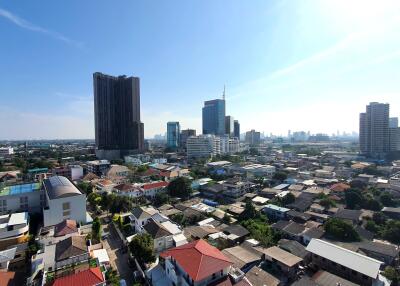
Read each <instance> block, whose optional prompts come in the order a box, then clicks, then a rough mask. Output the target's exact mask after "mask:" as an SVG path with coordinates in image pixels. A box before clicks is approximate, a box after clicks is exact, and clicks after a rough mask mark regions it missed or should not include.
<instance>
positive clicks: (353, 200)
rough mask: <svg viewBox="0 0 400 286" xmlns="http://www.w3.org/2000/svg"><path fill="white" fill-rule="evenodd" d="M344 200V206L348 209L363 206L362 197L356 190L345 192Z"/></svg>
mask: <svg viewBox="0 0 400 286" xmlns="http://www.w3.org/2000/svg"><path fill="white" fill-rule="evenodd" d="M344 199H345V201H346V206H347V208H349V209H357V208H358V209H359V208H361V206H362V204H363V196H362V194H361V191H360V190H359V189H356V188H351V189H348V190H347V191H346V192H345V195H344Z"/></svg>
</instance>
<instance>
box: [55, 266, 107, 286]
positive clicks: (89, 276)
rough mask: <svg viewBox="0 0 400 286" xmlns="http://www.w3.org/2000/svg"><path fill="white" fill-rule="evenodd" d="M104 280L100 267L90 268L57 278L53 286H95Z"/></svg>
mask: <svg viewBox="0 0 400 286" xmlns="http://www.w3.org/2000/svg"><path fill="white" fill-rule="evenodd" d="M102 282H104V277H103V273H101V270H100V267H95V268H90V269H87V270H84V271H82V272H78V273H75V274H72V275H68V276H65V277H61V278H57V279H56V280H54V282H53V283H52V284H51V285H52V286H70V285H73V286H94V285H97V284H99V283H102Z"/></svg>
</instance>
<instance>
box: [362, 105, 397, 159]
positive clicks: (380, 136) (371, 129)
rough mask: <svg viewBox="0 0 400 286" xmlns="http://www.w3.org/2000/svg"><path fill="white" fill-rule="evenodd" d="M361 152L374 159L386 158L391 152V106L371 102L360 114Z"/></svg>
mask: <svg viewBox="0 0 400 286" xmlns="http://www.w3.org/2000/svg"><path fill="white" fill-rule="evenodd" d="M359 139H360V151H361V153H362V154H364V155H366V156H369V157H373V158H384V157H385V156H386V154H387V153H388V152H389V150H390V135H389V104H384V103H377V102H371V103H370V104H369V105H367V107H366V112H365V113H361V114H360V132H359Z"/></svg>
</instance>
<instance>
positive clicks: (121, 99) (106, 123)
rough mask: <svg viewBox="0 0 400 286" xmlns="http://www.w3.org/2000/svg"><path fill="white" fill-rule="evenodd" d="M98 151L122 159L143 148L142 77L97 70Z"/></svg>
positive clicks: (96, 133) (95, 121) (95, 98)
mask: <svg viewBox="0 0 400 286" xmlns="http://www.w3.org/2000/svg"><path fill="white" fill-rule="evenodd" d="M93 90H94V123H95V137H96V155H97V156H98V157H99V158H100V159H118V158H121V157H123V156H125V155H128V154H131V153H135V152H140V151H141V150H143V144H144V135H143V134H144V133H143V129H144V128H143V123H142V122H141V121H140V82H139V78H138V77H126V76H118V77H114V76H110V75H106V74H102V73H99V72H96V73H94V74H93Z"/></svg>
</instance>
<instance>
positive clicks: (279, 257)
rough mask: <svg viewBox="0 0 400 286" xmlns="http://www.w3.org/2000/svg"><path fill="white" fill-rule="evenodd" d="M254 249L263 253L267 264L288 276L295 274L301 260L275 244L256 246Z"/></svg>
mask: <svg viewBox="0 0 400 286" xmlns="http://www.w3.org/2000/svg"><path fill="white" fill-rule="evenodd" d="M256 249H257V250H258V251H260V252H261V253H263V254H264V256H265V261H266V263H267V265H269V266H270V267H274V268H276V270H277V271H280V272H281V273H283V274H284V275H286V276H287V277H289V278H294V277H295V276H296V273H297V270H298V268H299V265H300V264H301V263H302V261H303V259H301V258H300V257H298V256H296V255H293V254H291V253H290V252H287V251H285V250H283V249H281V248H279V247H277V246H272V247H270V248H260V247H256Z"/></svg>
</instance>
